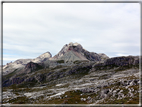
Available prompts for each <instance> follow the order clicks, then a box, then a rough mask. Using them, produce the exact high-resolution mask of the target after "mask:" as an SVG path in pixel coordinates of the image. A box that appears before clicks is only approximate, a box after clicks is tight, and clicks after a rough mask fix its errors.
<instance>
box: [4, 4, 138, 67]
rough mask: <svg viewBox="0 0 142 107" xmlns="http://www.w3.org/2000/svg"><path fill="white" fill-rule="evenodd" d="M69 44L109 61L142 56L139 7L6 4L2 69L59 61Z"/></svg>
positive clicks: (130, 5) (135, 5)
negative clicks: (48, 58) (44, 59)
mask: <svg viewBox="0 0 142 107" xmlns="http://www.w3.org/2000/svg"><path fill="white" fill-rule="evenodd" d="M69 42H78V43H80V44H81V45H82V46H83V48H85V49H86V50H88V51H90V52H96V53H105V54H106V55H108V56H109V57H116V56H122V55H125V56H128V55H140V4H139V3H4V4H3V64H6V63H8V62H10V61H15V60H17V59H27V58H31V59H32V58H36V57H38V56H39V55H41V54H43V53H45V52H47V51H49V52H50V53H51V54H52V56H54V55H56V54H57V53H58V52H59V51H60V50H61V48H62V47H63V46H64V45H65V44H68V43H69Z"/></svg>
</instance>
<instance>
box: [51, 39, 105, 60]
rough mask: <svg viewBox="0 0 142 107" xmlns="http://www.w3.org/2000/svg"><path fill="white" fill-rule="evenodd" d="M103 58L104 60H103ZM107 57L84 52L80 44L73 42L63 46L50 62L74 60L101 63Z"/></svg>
mask: <svg viewBox="0 0 142 107" xmlns="http://www.w3.org/2000/svg"><path fill="white" fill-rule="evenodd" d="M104 57H105V58H104ZM107 58H108V57H107V56H105V54H101V55H99V54H97V53H94V52H89V51H87V50H85V49H84V48H83V47H82V46H81V44H79V43H77V42H75V43H73V42H70V43H69V44H66V45H64V46H63V48H62V49H61V51H60V52H59V53H58V54H56V55H55V56H54V57H52V58H50V60H64V61H65V62H67V61H73V62H74V61H76V60H87V61H89V60H90V61H101V60H102V59H107Z"/></svg>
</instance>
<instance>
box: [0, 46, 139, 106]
mask: <svg viewBox="0 0 142 107" xmlns="http://www.w3.org/2000/svg"><path fill="white" fill-rule="evenodd" d="M72 49H73V48H71V50H72ZM77 51H78V50H77ZM77 51H75V50H74V49H73V51H69V52H77ZM79 52H80V51H79ZM67 53H68V52H65V54H64V55H66V54H67ZM79 54H80V53H79ZM64 55H62V54H57V55H56V57H54V58H58V59H60V58H61V57H63V56H64ZM81 55H83V53H81ZM83 56H84V55H83ZM102 56H103V55H102ZM85 58H86V57H85ZM103 58H104V57H103ZM86 59H87V58H86ZM29 70H30V71H29ZM28 71H29V72H28ZM20 72H21V73H20ZM139 76H140V73H139V57H138V56H127V57H114V58H106V59H105V60H98V61H96V60H92V61H91V60H90V61H89V62H88V59H87V60H75V61H74V62H73V61H72V62H70V61H69V62H66V61H64V60H46V61H44V62H43V63H38V64H37V63H33V62H29V63H28V64H26V66H25V67H24V68H23V69H21V70H18V71H17V70H15V71H14V72H11V73H9V74H7V75H4V76H3V83H2V86H3V103H12V104H22V103H24V104H25V103H26V104H139V100H140V99H139V93H140V91H141V90H139V84H140V83H141V81H140V79H139Z"/></svg>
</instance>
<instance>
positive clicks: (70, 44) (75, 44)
mask: <svg viewBox="0 0 142 107" xmlns="http://www.w3.org/2000/svg"><path fill="white" fill-rule="evenodd" d="M77 45H80V44H79V43H77V42H75V43H73V42H70V43H69V44H68V46H77Z"/></svg>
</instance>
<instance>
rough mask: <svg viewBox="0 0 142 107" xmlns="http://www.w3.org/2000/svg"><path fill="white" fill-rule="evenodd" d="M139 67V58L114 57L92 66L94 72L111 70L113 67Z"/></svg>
mask: <svg viewBox="0 0 142 107" xmlns="http://www.w3.org/2000/svg"><path fill="white" fill-rule="evenodd" d="M132 66H137V67H138V66H139V56H127V57H124V56H122V57H114V58H109V59H107V60H105V61H103V62H100V63H99V62H98V63H97V64H94V65H93V68H94V70H103V69H112V68H114V67H119V68H124V69H126V68H129V67H132Z"/></svg>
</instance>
